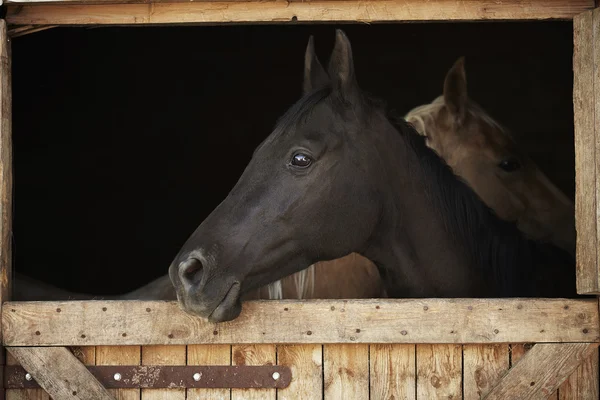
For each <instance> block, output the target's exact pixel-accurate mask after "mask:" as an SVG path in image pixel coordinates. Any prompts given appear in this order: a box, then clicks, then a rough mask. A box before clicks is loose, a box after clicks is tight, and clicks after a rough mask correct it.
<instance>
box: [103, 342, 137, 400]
mask: <svg viewBox="0 0 600 400" xmlns="http://www.w3.org/2000/svg"><path fill="white" fill-rule="evenodd" d="M141 361H142V360H141V348H140V346H98V347H96V365H140V363H141ZM109 392H110V393H111V394H112V395H113V396H114V397H115V398H116V399H117V400H140V389H109Z"/></svg>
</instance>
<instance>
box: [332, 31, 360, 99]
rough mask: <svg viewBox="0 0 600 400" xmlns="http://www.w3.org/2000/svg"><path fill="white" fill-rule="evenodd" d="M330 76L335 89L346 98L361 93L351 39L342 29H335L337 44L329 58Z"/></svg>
mask: <svg viewBox="0 0 600 400" xmlns="http://www.w3.org/2000/svg"><path fill="white" fill-rule="evenodd" d="M329 76H330V77H331V80H332V84H333V89H334V90H335V91H337V92H338V93H339V94H341V95H342V97H343V98H344V99H346V100H349V99H350V98H352V96H354V95H357V94H358V93H359V87H358V83H357V82H356V77H355V75H354V59H353V58H352V46H351V45H350V40H348V37H347V36H346V34H345V33H344V32H343V31H342V30H341V29H336V31H335V46H334V48H333V52H332V53H331V59H330V60H329Z"/></svg>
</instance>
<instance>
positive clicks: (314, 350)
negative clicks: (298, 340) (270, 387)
mask: <svg viewBox="0 0 600 400" xmlns="http://www.w3.org/2000/svg"><path fill="white" fill-rule="evenodd" d="M277 365H285V366H288V367H290V369H291V371H292V382H291V383H290V385H289V386H288V387H287V388H284V389H278V390H277V400H295V399H303V400H317V399H318V400H321V399H322V393H323V346H321V345H318V344H303V345H283V346H278V347H277Z"/></svg>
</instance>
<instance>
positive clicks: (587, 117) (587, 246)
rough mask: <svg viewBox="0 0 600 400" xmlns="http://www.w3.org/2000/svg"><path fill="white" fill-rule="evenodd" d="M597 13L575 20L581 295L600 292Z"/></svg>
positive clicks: (576, 164) (576, 211) (578, 236)
mask: <svg viewBox="0 0 600 400" xmlns="http://www.w3.org/2000/svg"><path fill="white" fill-rule="evenodd" d="M592 22H593V13H592V12H591V11H589V12H585V13H582V14H581V15H578V16H576V17H575V18H574V19H573V44H574V47H573V111H574V118H575V226H576V229H577V292H578V293H580V294H589V293H599V290H600V282H599V280H598V264H597V261H598V251H597V246H598V231H597V223H596V221H597V215H598V214H597V213H598V210H597V201H596V196H597V195H598V193H597V190H598V189H600V186H598V185H597V183H596V173H597V168H598V166H597V165H596V160H597V156H596V147H597V145H598V144H597V143H596V132H595V123H594V118H595V117H594V107H595V106H594V91H595V89H594V71H593V63H594V60H593V47H594V44H593V43H594V37H593V36H594V35H593V29H592V26H593V23H592ZM599 136H600V135H599ZM599 156H600V154H599Z"/></svg>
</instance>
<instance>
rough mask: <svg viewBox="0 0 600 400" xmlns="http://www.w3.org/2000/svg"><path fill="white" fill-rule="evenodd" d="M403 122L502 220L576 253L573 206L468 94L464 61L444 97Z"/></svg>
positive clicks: (456, 68) (449, 80) (448, 82)
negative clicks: (416, 132)
mask: <svg viewBox="0 0 600 400" xmlns="http://www.w3.org/2000/svg"><path fill="white" fill-rule="evenodd" d="M406 120H407V121H408V122H410V123H411V124H412V125H413V126H414V127H415V128H416V130H417V131H418V132H419V133H420V134H421V135H422V136H424V137H425V138H426V143H427V146H429V147H430V148H431V149H433V150H435V151H436V152H437V153H438V154H439V155H440V157H441V158H443V159H444V160H445V161H446V162H447V163H448V165H449V166H450V167H452V169H453V170H454V173H455V174H456V175H458V176H460V177H462V178H463V179H464V180H465V181H466V182H467V183H468V184H469V185H470V186H471V187H472V188H473V190H474V191H475V192H476V193H477V194H478V195H479V197H481V199H482V200H483V201H484V202H485V203H486V204H487V205H488V206H489V207H490V208H492V209H493V210H494V211H495V212H496V213H497V214H498V216H499V217H500V218H502V219H505V220H509V221H516V222H517V224H518V227H519V229H520V230H521V231H523V232H524V233H526V234H527V235H528V236H530V237H531V238H534V239H539V240H548V241H551V242H553V243H554V244H556V245H557V246H559V247H561V248H563V249H565V250H567V251H569V252H571V253H572V254H573V253H574V250H575V226H574V208H573V202H572V201H571V200H569V199H568V198H567V197H566V196H565V195H564V194H563V193H562V192H561V191H560V190H559V189H558V188H557V187H555V186H554V185H553V184H552V183H551V182H550V180H549V179H548V178H547V177H546V175H544V173H543V172H542V171H540V169H539V168H538V167H537V166H536V164H535V163H534V162H533V161H532V160H531V159H530V158H529V157H527V155H525V154H524V153H523V152H522V151H521V150H520V149H519V148H518V147H517V145H516V143H515V142H514V141H513V139H512V138H511V136H510V134H509V133H508V132H507V131H506V129H504V128H503V127H502V126H501V125H500V124H499V123H497V122H496V121H494V120H493V119H492V118H491V117H490V116H489V115H488V114H487V113H486V112H485V111H484V110H483V109H482V108H481V107H480V106H478V105H477V104H476V103H475V102H473V101H472V100H471V99H470V98H469V96H468V93H467V80H466V74H465V66H464V58H460V59H459V60H458V61H456V63H455V64H454V66H453V67H452V68H451V69H450V71H449V72H448V74H447V75H446V79H445V82H444V93H443V95H442V96H440V97H438V98H437V99H435V100H434V101H433V102H432V103H431V104H427V105H423V106H420V107H417V108H415V109H413V110H411V111H410V112H409V113H408V114H407V116H406Z"/></svg>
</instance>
